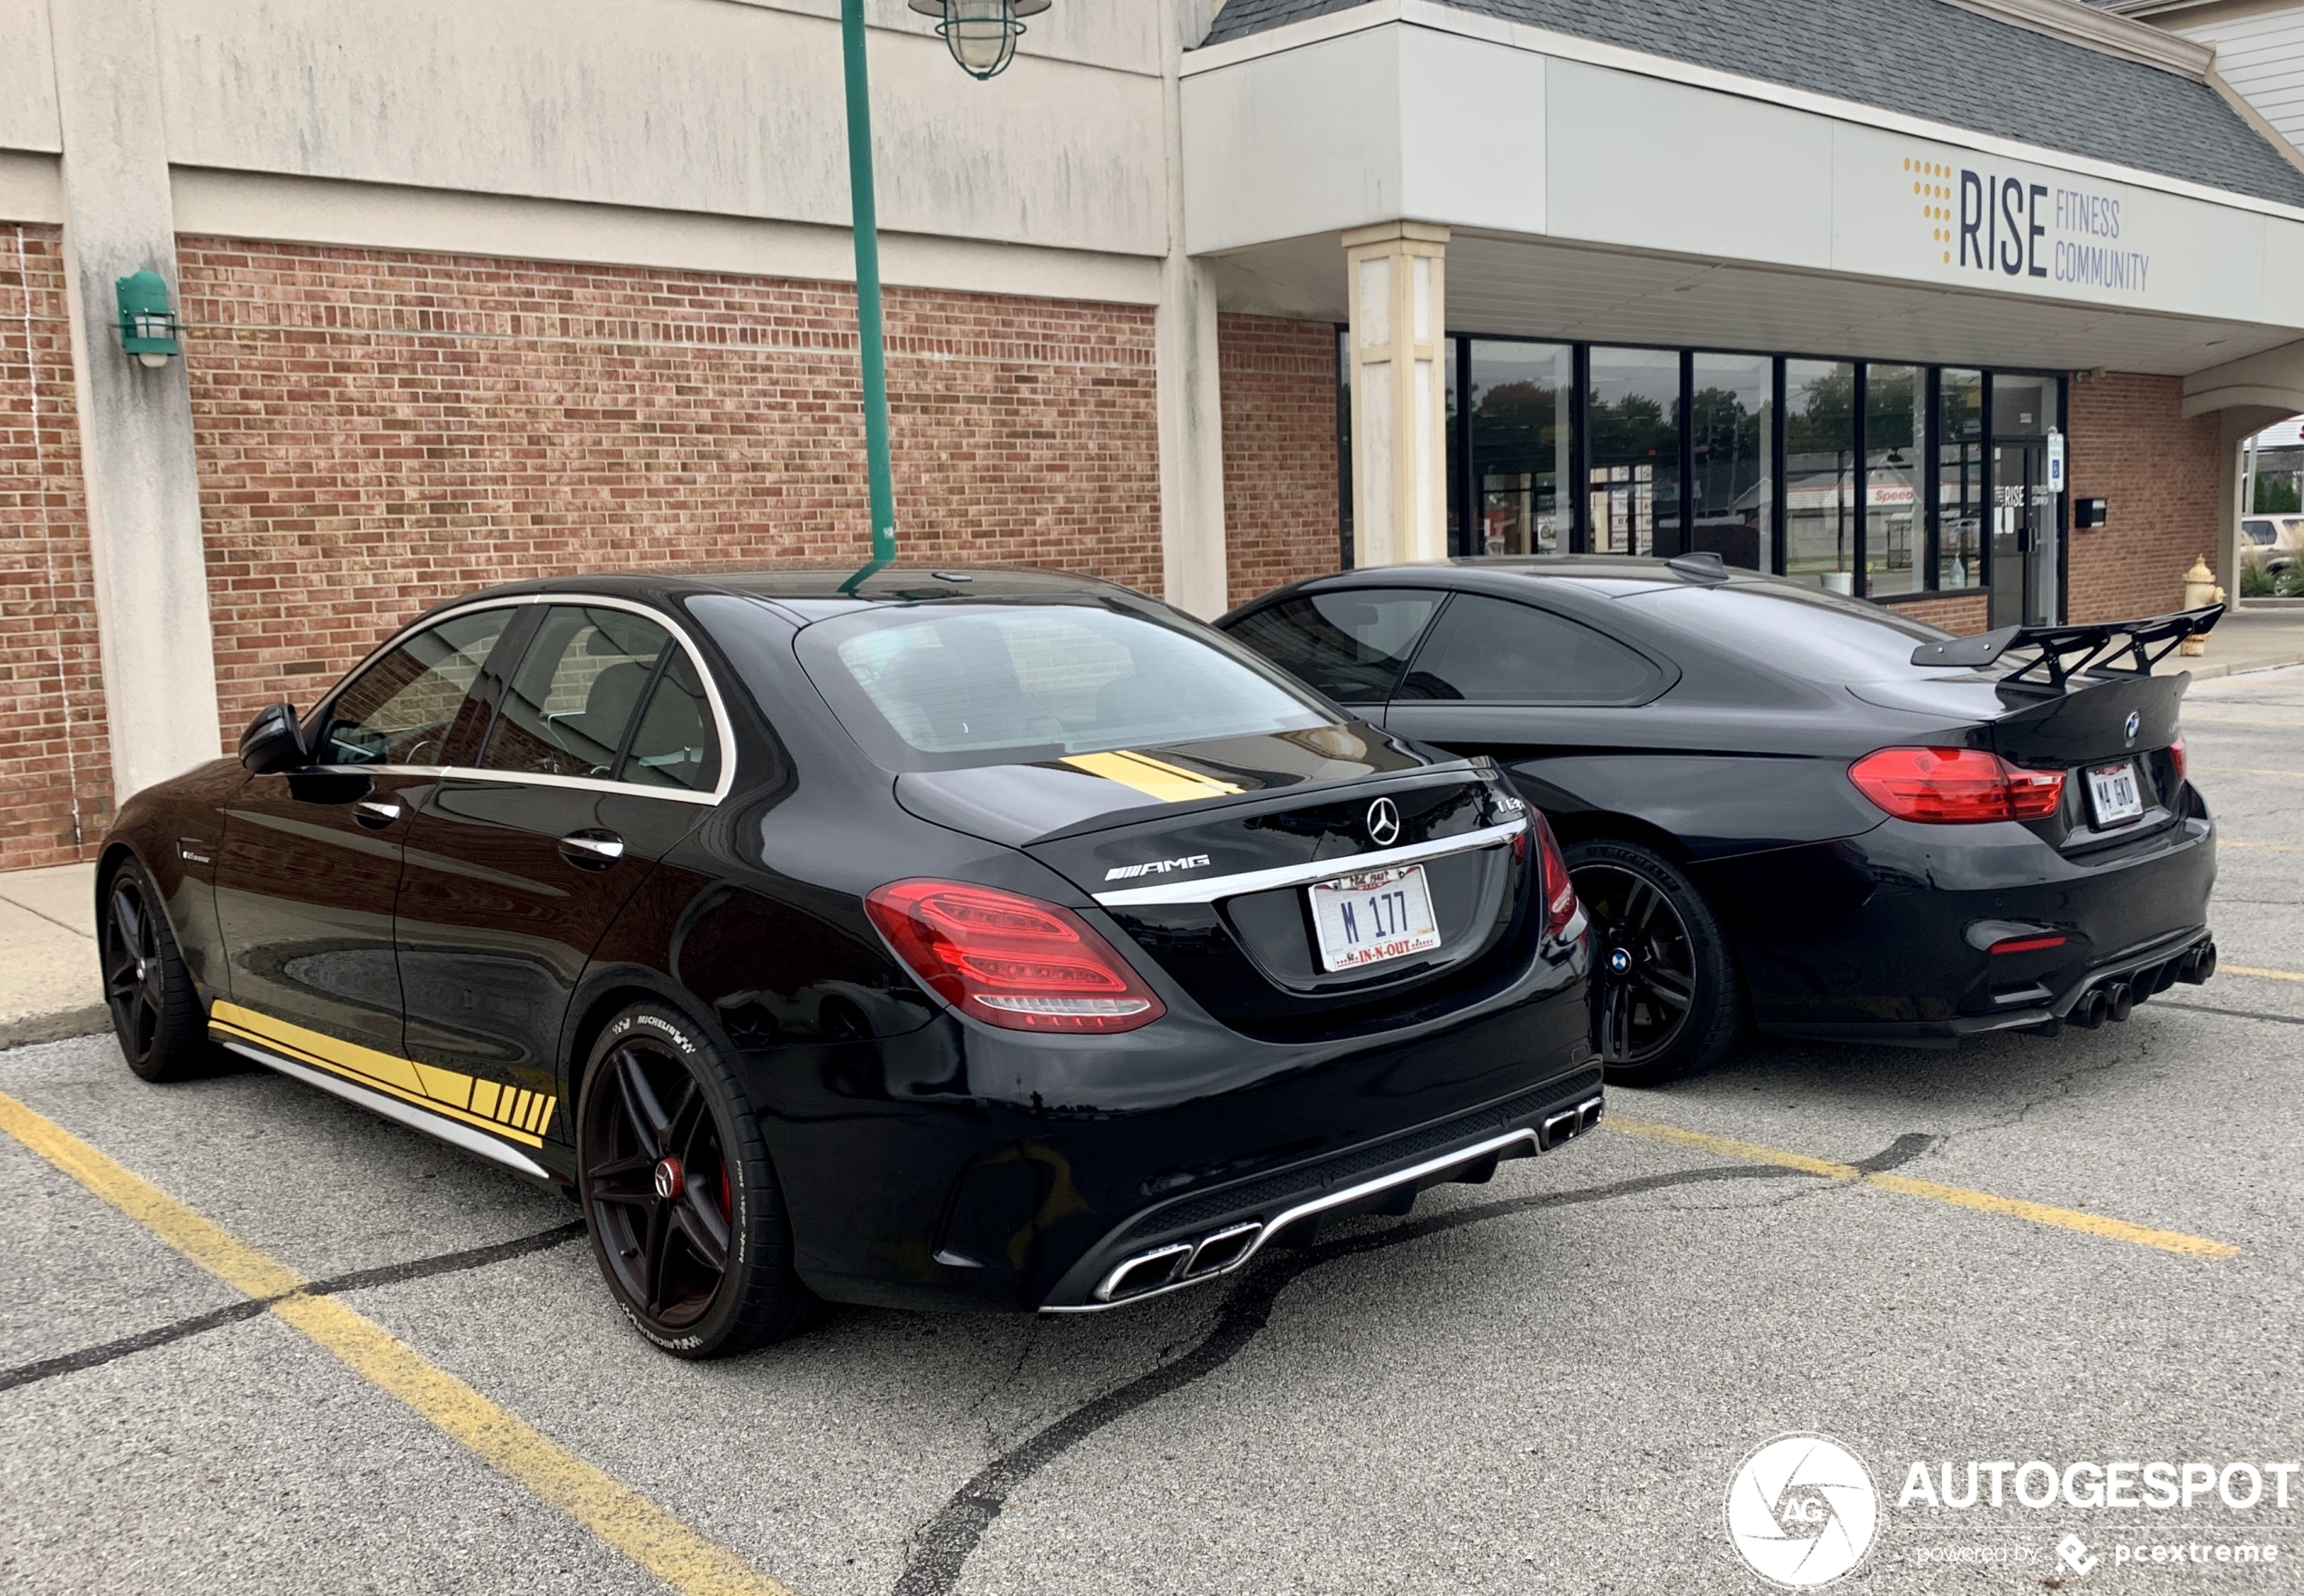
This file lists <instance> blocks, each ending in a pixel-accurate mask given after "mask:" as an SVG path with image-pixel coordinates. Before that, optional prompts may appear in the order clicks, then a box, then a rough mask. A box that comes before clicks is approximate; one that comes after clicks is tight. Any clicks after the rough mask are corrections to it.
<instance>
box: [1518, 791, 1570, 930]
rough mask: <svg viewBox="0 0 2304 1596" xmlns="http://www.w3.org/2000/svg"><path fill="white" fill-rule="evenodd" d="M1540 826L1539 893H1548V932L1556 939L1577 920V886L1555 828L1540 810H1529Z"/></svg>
mask: <svg viewBox="0 0 2304 1596" xmlns="http://www.w3.org/2000/svg"><path fill="white" fill-rule="evenodd" d="M1528 815H1529V818H1530V819H1531V820H1532V821H1533V822H1535V825H1536V857H1537V863H1538V868H1539V869H1540V871H1542V880H1541V881H1540V882H1539V883H1538V891H1540V892H1542V893H1543V894H1544V930H1545V934H1546V935H1547V936H1552V937H1558V936H1561V935H1564V934H1565V933H1566V932H1567V929H1568V922H1569V921H1570V920H1574V919H1575V918H1576V883H1575V882H1574V881H1570V880H1569V879H1568V861H1567V855H1565V854H1563V853H1562V852H1560V840H1559V839H1558V838H1557V837H1556V836H1554V835H1553V834H1552V827H1551V824H1550V822H1547V821H1546V819H1545V818H1544V815H1543V813H1542V812H1541V811H1539V810H1535V809H1531V810H1529V811H1528Z"/></svg>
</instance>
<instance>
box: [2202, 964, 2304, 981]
mask: <svg viewBox="0 0 2304 1596" xmlns="http://www.w3.org/2000/svg"><path fill="white" fill-rule="evenodd" d="M2216 973H2217V974H2218V975H2220V976H2254V977H2255V978H2257V979H2258V980H2260V981H2304V974H2299V973H2298V972H2297V971H2295V970H2292V969H2258V968H2255V967H2254V966H2252V965H2246V964H2222V963H2219V964H2218V965H2217V966H2216Z"/></svg>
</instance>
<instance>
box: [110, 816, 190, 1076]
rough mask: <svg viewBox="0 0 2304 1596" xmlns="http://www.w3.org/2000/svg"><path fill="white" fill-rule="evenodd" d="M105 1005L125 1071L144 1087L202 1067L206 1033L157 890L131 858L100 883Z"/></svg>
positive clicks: (115, 868) (188, 975)
mask: <svg viewBox="0 0 2304 1596" xmlns="http://www.w3.org/2000/svg"><path fill="white" fill-rule="evenodd" d="M96 950H97V963H98V966H99V968H101V969H102V970H103V978H104V1007H106V1008H107V1009H109V1010H110V1011H111V1013H112V1030H113V1031H114V1032H115V1033H116V1034H117V1035H118V1036H119V1037H120V1051H121V1053H122V1056H124V1057H126V1059H127V1060H128V1067H129V1068H130V1069H132V1070H134V1071H135V1072H136V1073H137V1074H138V1075H142V1077H143V1078H144V1079H145V1080H148V1081H174V1080H181V1079H183V1078H184V1077H185V1076H187V1075H196V1074H199V1073H200V1070H201V1069H202V1068H203V1066H205V1065H206V1064H207V1063H208V1037H207V1027H206V1026H205V1025H204V1024H203V1023H202V1021H201V1017H200V1000H199V998H197V997H196V996H195V995H194V993H193V991H192V978H191V976H190V972H189V971H187V970H186V969H185V968H184V960H183V958H182V956H181V954H179V953H178V952H177V949H176V937H175V933H174V932H172V931H171V930H170V929H169V926H168V919H167V916H166V914H165V913H164V912H163V911H162V910H161V897H160V890H159V889H158V888H157V887H155V886H154V885H153V884H152V879H151V875H150V874H148V873H147V872H146V871H145V870H144V867H143V866H142V864H140V863H138V862H137V861H135V860H133V859H126V860H122V861H120V863H119V864H118V865H117V866H115V867H114V868H113V870H112V873H111V874H110V875H109V876H108V877H107V878H106V879H105V881H104V887H103V897H102V898H101V900H99V906H98V909H97V912H96Z"/></svg>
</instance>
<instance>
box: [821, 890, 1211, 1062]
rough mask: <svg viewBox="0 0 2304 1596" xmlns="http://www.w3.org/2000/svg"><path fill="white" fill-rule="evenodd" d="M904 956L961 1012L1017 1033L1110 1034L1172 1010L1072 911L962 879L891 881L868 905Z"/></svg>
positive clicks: (876, 922)
mask: <svg viewBox="0 0 2304 1596" xmlns="http://www.w3.org/2000/svg"><path fill="white" fill-rule="evenodd" d="M864 910H865V912H866V913H868V914H870V915H871V916H872V923H873V924H874V925H875V926H878V927H879V928H880V934H881V935H882V936H884V937H885V938H887V939H888V945H889V946H890V947H892V948H893V949H895V950H896V957H897V958H899V959H903V961H904V963H905V964H906V965H908V966H910V967H911V968H912V971H913V974H914V975H916V976H918V977H919V978H921V980H922V981H923V983H925V984H926V985H927V986H928V988H930V989H931V990H932V991H933V992H935V993H936V995H937V996H938V997H940V998H943V1000H944V1001H945V1002H947V1003H949V1004H951V1005H952V1007H954V1008H957V1009H959V1010H960V1011H961V1012H962V1013H963V1014H966V1015H968V1016H970V1017H972V1018H975V1019H981V1020H982V1021H983V1022H984V1023H985V1024H986V1025H993V1026H1001V1027H1005V1028H1006V1029H1008V1030H1011V1031H1066V1032H1072V1033H1080V1032H1090V1033H1097V1034H1109V1033H1111V1032H1114V1031H1132V1030H1135V1029H1136V1028H1137V1027H1138V1026H1148V1025H1150V1024H1151V1023H1152V1022H1153V1021H1154V1020H1156V1019H1158V1018H1159V1017H1161V1016H1162V1015H1163V1014H1166V1013H1167V1007H1166V1006H1165V1005H1164V1004H1162V1003H1161V1001H1160V999H1159V997H1158V995H1157V993H1155V992H1154V991H1153V990H1152V989H1151V988H1149V987H1147V986H1146V985H1145V984H1144V981H1143V979H1142V978H1140V977H1139V976H1138V975H1137V973H1136V971H1135V969H1134V968H1131V967H1130V966H1129V964H1128V960H1127V959H1123V958H1121V957H1120V955H1119V952H1118V950H1117V949H1114V948H1113V946H1112V944H1111V943H1109V942H1108V941H1106V940H1105V939H1103V938H1102V937H1100V936H1098V934H1097V932H1096V929H1095V928H1094V927H1092V926H1090V925H1089V923H1088V922H1087V921H1086V920H1082V919H1081V918H1080V917H1079V915H1077V914H1075V913H1073V912H1072V911H1071V910H1069V909H1065V908H1062V907H1060V906H1059V905H1057V904H1054V903H1044V902H1042V901H1040V900H1039V899H1037V898H1027V897H1025V896H1024V895H1023V894H1022V893H1020V892H1004V891H1001V890H1000V889H998V888H996V887H975V886H970V885H968V884H966V883H965V882H962V881H892V882H890V883H889V884H888V885H887V886H884V887H882V888H880V889H879V890H877V891H875V892H874V893H872V894H871V895H870V896H869V897H867V898H866V899H865V900H864Z"/></svg>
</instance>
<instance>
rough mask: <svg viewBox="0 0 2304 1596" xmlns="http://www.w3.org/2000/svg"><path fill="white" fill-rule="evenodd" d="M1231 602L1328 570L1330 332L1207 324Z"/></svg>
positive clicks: (1309, 325) (1331, 538) (1234, 320)
mask: <svg viewBox="0 0 2304 1596" xmlns="http://www.w3.org/2000/svg"><path fill="white" fill-rule="evenodd" d="M1216 347H1217V370H1218V373H1219V375H1220V380H1221V381H1222V383H1223V385H1224V522H1225V558H1226V561H1227V564H1228V566H1229V574H1230V579H1231V580H1230V587H1231V593H1232V602H1233V603H1235V604H1240V603H1245V601H1246V600H1248V599H1253V598H1255V596H1256V595H1257V594H1259V593H1264V592H1268V591H1270V590H1271V589H1274V588H1276V587H1279V586H1280V585H1281V584H1283V583H1284V582H1293V581H1295V580H1296V579H1299V578H1302V577H1309V576H1318V575H1319V574H1320V573H1322V572H1323V571H1330V570H1333V569H1336V559H1337V553H1338V550H1337V542H1336V514H1337V499H1336V493H1337V481H1338V472H1337V464H1336V329H1335V328H1334V327H1333V326H1330V325H1329V324H1328V323H1326V322H1307V321H1286V320H1283V319H1280V318H1278V317H1275V316H1218V317H1217V318H1216Z"/></svg>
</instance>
